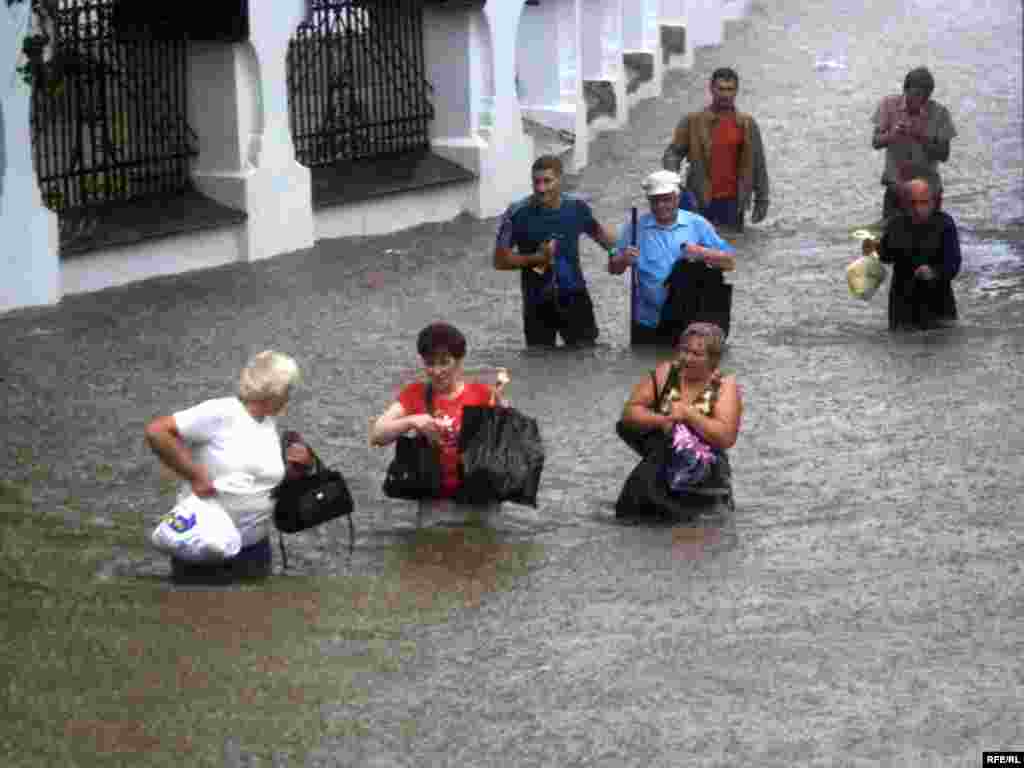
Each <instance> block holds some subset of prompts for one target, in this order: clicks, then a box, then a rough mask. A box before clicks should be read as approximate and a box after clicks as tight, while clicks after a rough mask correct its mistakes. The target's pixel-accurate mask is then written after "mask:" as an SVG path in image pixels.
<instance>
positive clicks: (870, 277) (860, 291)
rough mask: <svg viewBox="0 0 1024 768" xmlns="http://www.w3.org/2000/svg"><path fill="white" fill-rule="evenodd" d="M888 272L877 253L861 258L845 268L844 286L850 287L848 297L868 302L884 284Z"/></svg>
mask: <svg viewBox="0 0 1024 768" xmlns="http://www.w3.org/2000/svg"><path fill="white" fill-rule="evenodd" d="M887 275H888V271H887V270H886V268H885V266H884V265H883V264H882V262H881V261H879V260H878V254H877V253H869V254H867V255H866V256H861V257H860V258H859V259H857V260H856V261H854V262H853V263H852V264H850V266H848V267H847V268H846V284H847V285H848V286H849V287H850V295H851V296H854V297H855V298H858V299H863V300H864V301H868V300H870V299H871V297H872V296H874V295H875V291H877V290H878V288H879V287H880V286H881V285H882V283H884V282H885V278H886V276H887Z"/></svg>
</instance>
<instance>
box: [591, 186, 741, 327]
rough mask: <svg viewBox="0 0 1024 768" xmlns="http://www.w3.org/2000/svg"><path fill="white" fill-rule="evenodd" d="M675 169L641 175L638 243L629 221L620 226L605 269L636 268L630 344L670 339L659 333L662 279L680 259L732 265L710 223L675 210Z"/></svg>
mask: <svg viewBox="0 0 1024 768" xmlns="http://www.w3.org/2000/svg"><path fill="white" fill-rule="evenodd" d="M679 184H680V178H679V174H677V173H673V172H672V171H656V172H654V173H652V174H651V175H650V176H648V177H647V178H646V179H644V182H643V189H644V192H645V193H646V194H647V202H648V203H649V204H650V207H651V212H650V213H645V214H643V215H642V216H639V217H637V226H636V229H637V232H636V246H634V245H633V244H632V243H633V232H632V229H633V226H632V222H629V221H627V222H626V223H625V224H624V225H623V226H622V228H621V229H620V230H619V239H618V241H617V243H616V253H615V256H613V257H611V258H610V259H609V261H608V271H609V272H611V273H612V274H613V275H619V274H622V273H623V272H625V271H626V268H627V267H633V269H634V270H635V275H634V279H633V280H632V286H633V289H632V290H633V292H634V293H633V328H632V333H631V338H632V343H634V344H664V343H671V342H672V341H673V339H671V338H668V337H667V336H666V333H667V332H666V331H664V330H663V331H662V332H661V333H659V329H658V321H659V319H660V318H661V309H662V306H663V305H664V304H665V300H666V298H667V297H668V288H667V287H666V286H665V280H666V279H668V276H669V274H670V273H671V272H672V267H673V265H674V264H675V263H676V261H678V260H679V259H691V260H700V261H703V262H704V263H705V264H706V265H707V266H709V267H712V268H714V269H721V270H723V271H728V270H732V269H735V268H736V258H735V256H734V253H735V251H734V250H733V247H732V246H731V245H729V243H727V242H726V241H725V240H723V239H722V238H721V237H719V235H718V233H717V232H716V231H715V228H714V227H713V226H712V225H711V223H710V222H709V221H708V220H707V219H705V218H704V217H703V216H700V215H698V214H696V213H691V212H689V211H683V210H680V209H679Z"/></svg>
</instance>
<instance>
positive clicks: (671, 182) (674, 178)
mask: <svg viewBox="0 0 1024 768" xmlns="http://www.w3.org/2000/svg"><path fill="white" fill-rule="evenodd" d="M682 183H683V180H682V179H681V178H679V174H678V173H673V172H672V171H655V172H654V173H652V174H651V175H650V176H648V177H647V178H646V179H644V183H643V185H642V186H643V188H644V192H646V193H647V196H648V197H653V196H654V195H670V194H672V193H673V192H678V191H679V187H680V186H681V185H682Z"/></svg>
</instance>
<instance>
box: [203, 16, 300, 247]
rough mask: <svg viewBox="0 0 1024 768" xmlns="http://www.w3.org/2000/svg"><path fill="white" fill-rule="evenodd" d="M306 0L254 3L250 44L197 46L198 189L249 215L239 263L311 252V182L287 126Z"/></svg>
mask: <svg viewBox="0 0 1024 768" xmlns="http://www.w3.org/2000/svg"><path fill="white" fill-rule="evenodd" d="M304 12H305V3H304V2H303V0H251V2H250V5H249V14H250V29H251V37H250V42H249V43H241V44H236V45H216V44H208V45H195V46H193V47H192V50H191V53H190V56H191V60H190V64H191V65H192V69H191V85H190V102H189V115H190V119H191V120H192V121H193V126H194V129H195V131H196V133H197V134H198V135H199V140H200V156H199V158H198V162H197V163H196V165H195V167H194V170H193V179H194V181H195V184H196V186H197V187H198V188H199V189H200V190H201V191H202V192H203V193H204V194H207V195H209V196H210V197H212V198H213V199H215V200H217V201H218V202H221V203H223V204H225V205H229V206H231V207H233V208H238V209H240V210H244V211H245V212H246V213H247V214H248V220H247V222H246V234H245V242H244V244H243V248H242V258H243V259H245V260H246V261H255V260H258V259H265V258H269V257H271V256H276V255H279V254H282V253H287V252H289V251H294V250H299V249H302V248H309V247H312V245H313V242H314V228H313V207H312V206H313V201H312V182H311V178H310V172H309V169H308V168H305V167H303V166H302V165H300V164H299V163H298V162H297V161H296V159H295V148H294V145H293V142H292V136H291V130H290V128H289V125H288V114H289V113H288V73H287V53H288V42H289V40H290V38H291V35H292V34H293V33H294V31H295V29H296V27H297V26H298V24H299V22H300V21H301V20H302V18H303V16H304Z"/></svg>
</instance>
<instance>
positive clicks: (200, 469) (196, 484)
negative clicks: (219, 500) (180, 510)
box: [189, 464, 217, 499]
mask: <svg viewBox="0 0 1024 768" xmlns="http://www.w3.org/2000/svg"><path fill="white" fill-rule="evenodd" d="M189 485H191V486H192V493H194V494H195V495H196V496H198V497H199V498H200V499H206V498H209V497H210V496H216V495H217V489H216V488H215V487H214V486H213V481H211V480H210V473H209V472H208V471H207V469H206V467H204V466H203V465H202V464H196V465H194V471H193V473H192V478H191V480H189Z"/></svg>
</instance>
